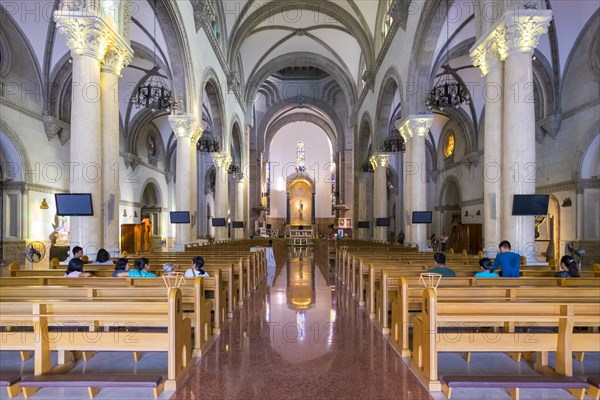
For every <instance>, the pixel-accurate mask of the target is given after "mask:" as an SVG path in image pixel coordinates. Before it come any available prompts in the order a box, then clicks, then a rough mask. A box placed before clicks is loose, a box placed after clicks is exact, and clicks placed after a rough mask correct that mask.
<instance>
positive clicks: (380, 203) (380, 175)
mask: <svg viewBox="0 0 600 400" xmlns="http://www.w3.org/2000/svg"><path fill="white" fill-rule="evenodd" d="M369 162H370V163H371V165H372V166H373V169H374V170H375V177H374V185H373V186H374V190H373V191H374V193H373V194H374V201H373V203H374V204H373V206H374V207H373V211H374V212H373V214H374V219H375V220H377V218H387V217H389V215H387V166H388V162H389V156H388V155H387V154H383V153H379V154H375V155H373V156H372V157H371V158H370V159H369ZM387 233H388V227H387V226H375V230H374V232H373V240H375V241H379V242H385V241H387Z"/></svg>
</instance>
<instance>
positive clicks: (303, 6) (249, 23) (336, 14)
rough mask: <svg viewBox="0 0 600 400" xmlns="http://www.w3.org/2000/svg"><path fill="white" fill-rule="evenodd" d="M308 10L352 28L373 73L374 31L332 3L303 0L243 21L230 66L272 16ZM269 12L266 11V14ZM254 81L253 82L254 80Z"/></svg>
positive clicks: (236, 33) (238, 26) (236, 34)
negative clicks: (262, 24)
mask: <svg viewBox="0 0 600 400" xmlns="http://www.w3.org/2000/svg"><path fill="white" fill-rule="evenodd" d="M290 9H293V10H308V11H315V12H319V13H323V14H325V15H328V16H329V17H331V18H334V19H335V20H337V21H338V22H340V23H341V24H342V25H343V26H344V27H346V29H348V30H349V31H350V32H351V33H352V35H353V36H354V38H355V39H356V41H357V42H358V44H359V46H360V48H361V50H362V53H363V54H364V55H365V62H366V65H367V69H368V70H370V69H371V68H372V67H373V65H374V61H375V55H374V46H373V38H372V37H371V36H370V35H368V34H367V33H366V32H369V31H370V29H369V28H368V25H367V26H362V27H361V26H360V23H359V22H357V21H356V19H355V18H354V17H353V16H352V15H350V13H349V12H348V11H346V10H345V9H344V8H342V7H340V6H338V5H337V4H335V3H334V2H331V1H320V2H312V1H306V0H301V1H299V2H288V1H286V2H272V3H268V4H265V5H263V6H261V7H259V8H258V9H256V11H254V12H253V13H252V14H251V15H248V16H247V17H246V18H244V19H243V20H242V18H240V19H239V20H238V22H239V24H238V22H236V25H235V26H234V27H233V29H232V32H231V36H230V37H231V40H230V43H231V47H230V48H229V52H228V55H227V60H228V62H229V64H230V65H234V63H235V58H236V55H237V54H238V53H239V51H240V48H241V46H242V43H243V42H244V41H245V40H246V39H247V38H248V37H249V36H250V35H251V34H252V32H253V31H254V29H255V28H256V27H257V26H258V25H260V23H261V22H263V21H264V20H265V19H267V18H268V17H269V16H271V15H276V14H279V13H280V12H284V11H287V10H290ZM265 10H266V11H265ZM250 82H251V81H250Z"/></svg>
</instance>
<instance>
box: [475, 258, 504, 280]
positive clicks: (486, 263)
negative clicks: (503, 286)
mask: <svg viewBox="0 0 600 400" xmlns="http://www.w3.org/2000/svg"><path fill="white" fill-rule="evenodd" d="M479 266H480V267H481V272H477V273H476V274H475V278H499V275H498V274H496V273H494V267H493V265H492V260H490V259H489V258H487V257H484V258H482V259H481V260H479Z"/></svg>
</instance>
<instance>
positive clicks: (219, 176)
mask: <svg viewBox="0 0 600 400" xmlns="http://www.w3.org/2000/svg"><path fill="white" fill-rule="evenodd" d="M211 156H212V159H213V162H214V163H215V174H216V175H215V215H214V217H215V218H225V220H227V218H228V217H229V201H228V198H229V195H228V191H229V190H228V189H229V188H228V181H227V180H228V177H229V174H228V173H227V170H228V169H229V164H231V155H230V154H228V153H212V154H211ZM215 239H216V240H225V239H227V227H215Z"/></svg>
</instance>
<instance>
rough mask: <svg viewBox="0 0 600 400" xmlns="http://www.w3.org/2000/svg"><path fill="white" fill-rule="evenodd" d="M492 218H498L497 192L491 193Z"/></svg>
mask: <svg viewBox="0 0 600 400" xmlns="http://www.w3.org/2000/svg"><path fill="white" fill-rule="evenodd" d="M489 196H490V219H496V193H490V194H489Z"/></svg>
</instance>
